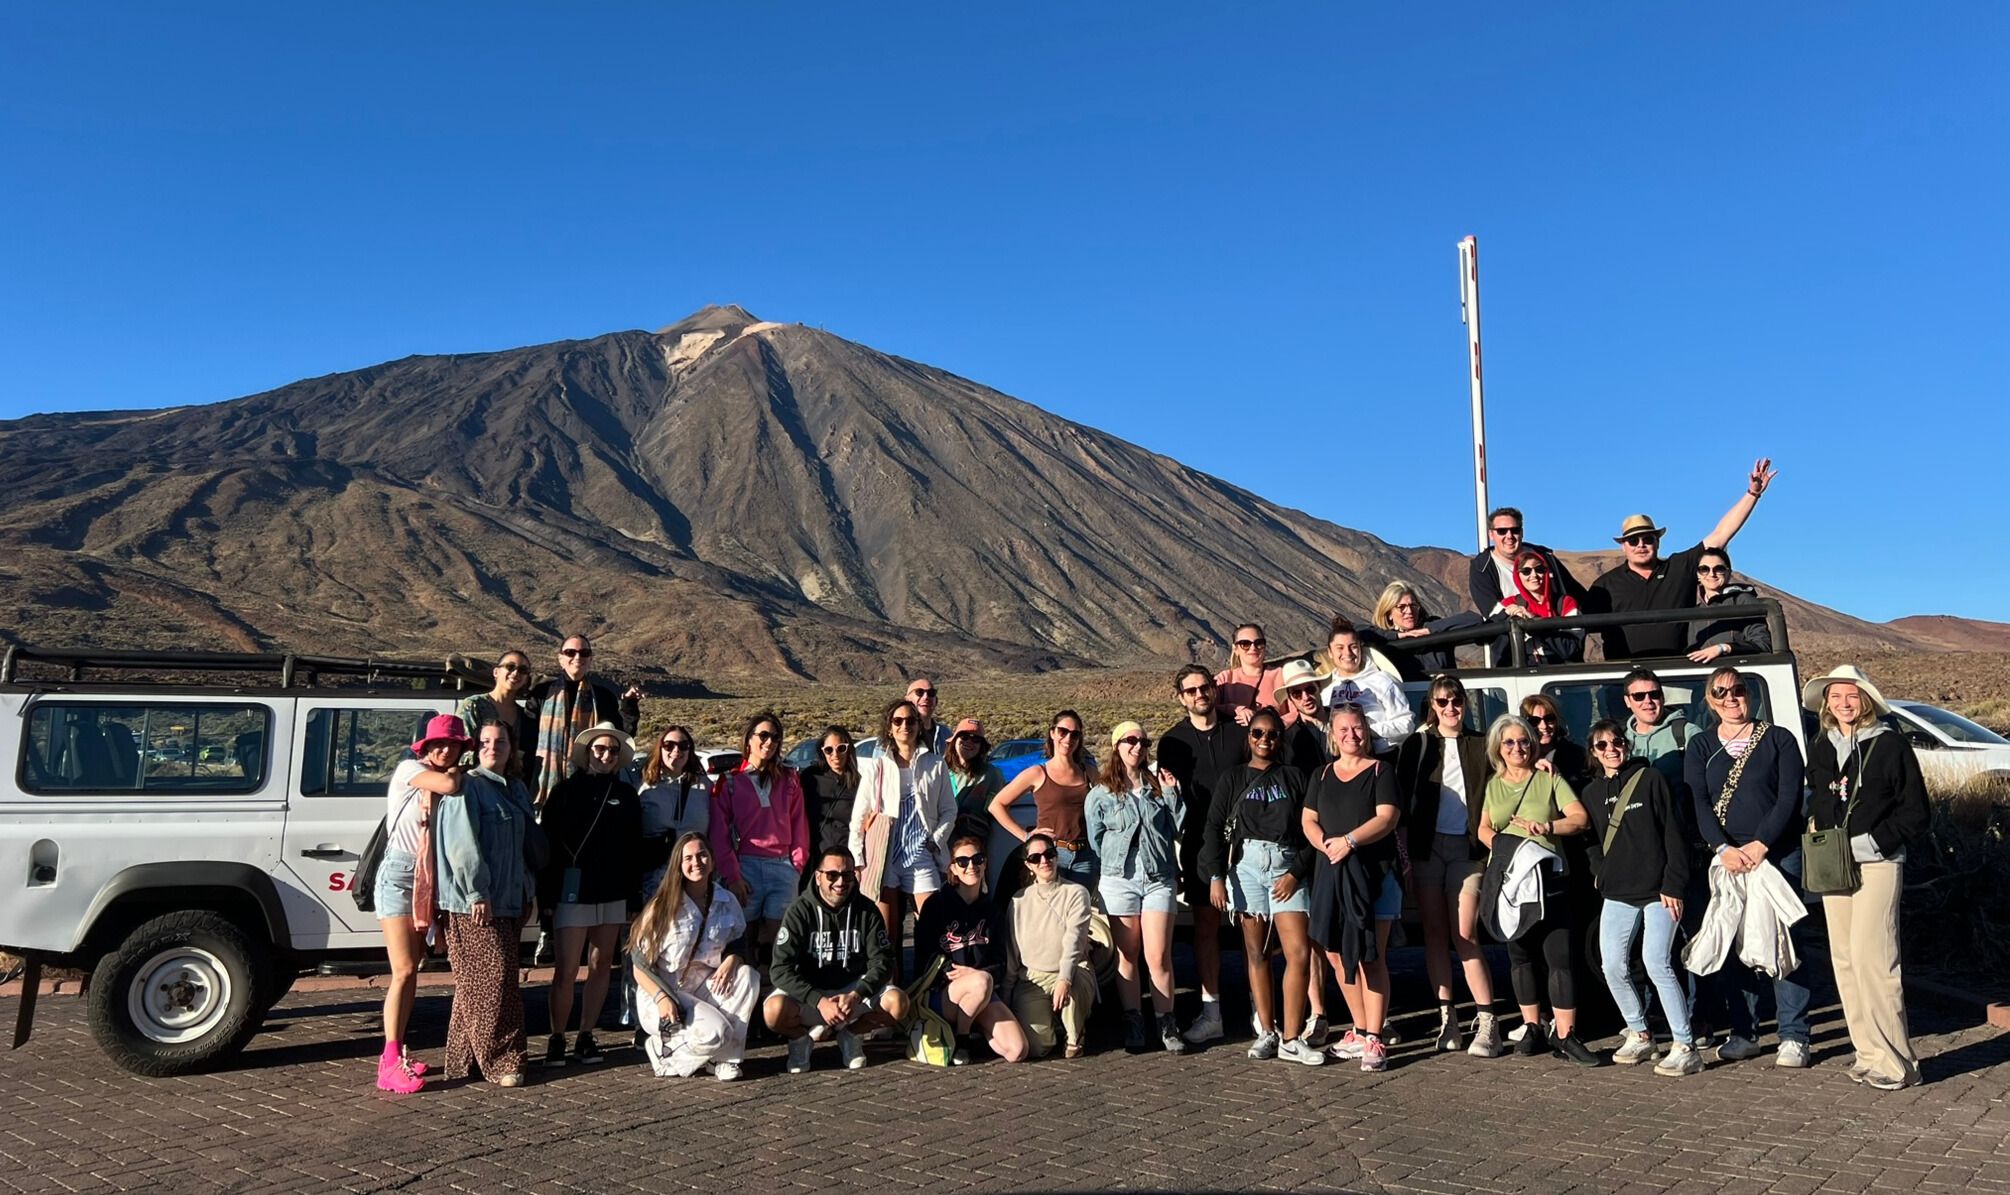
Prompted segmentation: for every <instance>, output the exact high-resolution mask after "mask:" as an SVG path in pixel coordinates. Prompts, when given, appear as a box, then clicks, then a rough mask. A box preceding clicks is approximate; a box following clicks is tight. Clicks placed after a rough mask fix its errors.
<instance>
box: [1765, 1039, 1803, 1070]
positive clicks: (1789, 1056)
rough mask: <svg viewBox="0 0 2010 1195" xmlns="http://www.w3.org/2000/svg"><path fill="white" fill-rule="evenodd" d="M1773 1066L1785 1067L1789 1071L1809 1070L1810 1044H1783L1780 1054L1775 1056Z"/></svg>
mask: <svg viewBox="0 0 2010 1195" xmlns="http://www.w3.org/2000/svg"><path fill="white" fill-rule="evenodd" d="M1773 1065H1774V1066H1780V1067H1785V1068H1787V1069H1788V1070H1796V1071H1798V1070H1806V1069H1807V1068H1808V1043H1806V1042H1804V1041H1783V1042H1781V1043H1780V1050H1779V1053H1777V1054H1775V1055H1773Z"/></svg>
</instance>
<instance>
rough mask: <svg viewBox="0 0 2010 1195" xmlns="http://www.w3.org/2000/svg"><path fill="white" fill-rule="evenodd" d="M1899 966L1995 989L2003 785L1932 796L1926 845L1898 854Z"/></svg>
mask: <svg viewBox="0 0 2010 1195" xmlns="http://www.w3.org/2000/svg"><path fill="white" fill-rule="evenodd" d="M1904 926H1905V932H1904V944H1905V958H1906V961H1907V962H1916V963H1922V964H1925V965H1926V966H1928V967H1930V968H1932V969H1935V970H1940V971H1945V972H1948V973H1950V974H1953V975H1957V976H1960V977H1964V978H1967V979H1971V980H1975V981H1978V982H1979V983H1981V984H1982V985H1983V986H1988V987H2001V985H2002V984H2003V977H2004V976H2006V975H2010V786H2005V785H2003V784H2000V783H1988V782H1980V781H1978V782H1976V783H1974V784H1971V785H1968V786H1966V787H1965V788H1963V789H1962V790H1960V791H1957V792H1952V793H1939V794H1935V796H1934V800H1933V823H1932V829H1931V833H1930V835H1929V840H1928V842H1927V843H1925V844H1923V845H1920V846H1916V847H1913V848H1912V849H1910V850H1908V851H1907V853H1906V864H1905V898H1904Z"/></svg>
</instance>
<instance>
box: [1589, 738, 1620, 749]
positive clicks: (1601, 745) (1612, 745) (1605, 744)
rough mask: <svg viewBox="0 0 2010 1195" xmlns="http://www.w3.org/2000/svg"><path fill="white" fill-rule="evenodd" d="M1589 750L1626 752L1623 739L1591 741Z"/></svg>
mask: <svg viewBox="0 0 2010 1195" xmlns="http://www.w3.org/2000/svg"><path fill="white" fill-rule="evenodd" d="M1591 749H1592V750H1593V751H1624V750H1626V741H1625V740H1624V739H1593V740H1591Z"/></svg>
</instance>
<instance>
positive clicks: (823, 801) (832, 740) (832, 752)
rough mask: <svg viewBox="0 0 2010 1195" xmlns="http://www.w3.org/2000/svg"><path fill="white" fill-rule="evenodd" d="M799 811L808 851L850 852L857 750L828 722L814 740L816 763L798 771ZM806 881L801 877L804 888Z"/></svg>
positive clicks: (842, 731) (844, 732)
mask: <svg viewBox="0 0 2010 1195" xmlns="http://www.w3.org/2000/svg"><path fill="white" fill-rule="evenodd" d="M802 782H803V811H804V815H805V817H806V818H807V819H808V821H809V827H810V850H811V852H812V853H817V854H820V853H821V852H824V851H827V850H830V849H831V848H832V847H835V846H841V847H844V848H845V849H846V850H850V849H851V811H852V806H853V803H854V802H856V801H857V800H858V749H857V747H856V746H855V745H854V744H853V742H852V737H851V731H849V730H846V729H845V728H844V727H842V726H839V725H837V724H836V723H832V724H831V725H829V726H826V727H824V732H823V735H822V736H821V737H820V738H819V739H818V740H817V761H816V762H815V763H813V764H811V765H810V766H809V767H807V768H804V769H803V772H802ZM809 882H810V876H809V874H808V873H807V872H805V873H804V875H803V884H804V886H805V887H807V886H808V884H809Z"/></svg>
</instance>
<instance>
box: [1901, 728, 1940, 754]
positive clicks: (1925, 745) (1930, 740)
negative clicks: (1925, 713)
mask: <svg viewBox="0 0 2010 1195" xmlns="http://www.w3.org/2000/svg"><path fill="white" fill-rule="evenodd" d="M1905 741H1906V742H1908V743H1911V744H1912V745H1913V746H1915V747H1918V748H1921V749H1922V750H1926V751H1937V750H1939V749H1940V740H1939V739H1936V738H1934V737H1933V736H1932V735H1930V734H1928V733H1927V732H1925V731H1923V730H1908V731H1906V732H1905Z"/></svg>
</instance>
